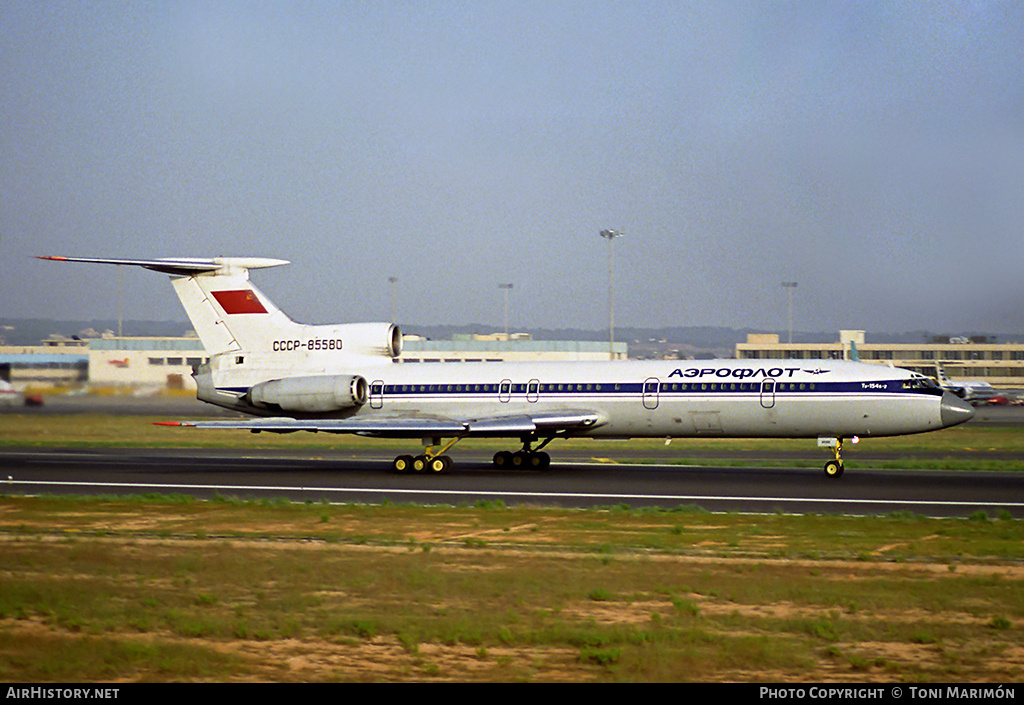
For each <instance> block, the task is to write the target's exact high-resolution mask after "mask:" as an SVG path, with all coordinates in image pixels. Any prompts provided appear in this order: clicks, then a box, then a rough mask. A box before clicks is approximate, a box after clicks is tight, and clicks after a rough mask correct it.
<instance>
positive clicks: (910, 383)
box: [903, 375, 942, 393]
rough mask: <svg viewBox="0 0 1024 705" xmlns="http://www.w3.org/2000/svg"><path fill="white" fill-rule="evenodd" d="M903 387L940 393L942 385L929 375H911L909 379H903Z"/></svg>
mask: <svg viewBox="0 0 1024 705" xmlns="http://www.w3.org/2000/svg"><path fill="white" fill-rule="evenodd" d="M903 388H904V389H909V390H912V391H916V392H932V393H941V392H942V387H940V386H939V385H938V383H937V382H936V381H935V380H934V379H932V378H931V377H925V376H923V375H922V376H920V377H911V378H910V379H905V380H903Z"/></svg>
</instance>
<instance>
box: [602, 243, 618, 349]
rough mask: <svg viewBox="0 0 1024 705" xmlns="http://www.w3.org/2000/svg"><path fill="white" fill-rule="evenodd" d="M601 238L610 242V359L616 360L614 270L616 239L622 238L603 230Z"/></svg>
mask: <svg viewBox="0 0 1024 705" xmlns="http://www.w3.org/2000/svg"><path fill="white" fill-rule="evenodd" d="M599 234H600V235H601V237H603V238H605V239H606V240H607V241H608V359H609V360H614V359H615V288H614V284H613V282H614V269H615V265H614V264H613V262H614V259H615V247H614V242H615V238H617V237H622V233H620V232H619V231H618V230H602V231H601V232H600V233H599Z"/></svg>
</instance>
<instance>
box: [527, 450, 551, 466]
mask: <svg viewBox="0 0 1024 705" xmlns="http://www.w3.org/2000/svg"><path fill="white" fill-rule="evenodd" d="M526 462H527V464H528V465H529V466H530V467H531V468H533V469H534V470H547V469H548V468H549V467H551V456H550V455H548V454H547V453H545V452H544V451H540V452H536V453H530V454H528V455H527V456H526Z"/></svg>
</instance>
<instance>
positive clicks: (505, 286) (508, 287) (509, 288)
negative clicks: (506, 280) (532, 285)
mask: <svg viewBox="0 0 1024 705" xmlns="http://www.w3.org/2000/svg"><path fill="white" fill-rule="evenodd" d="M498 288H499V289H504V290H505V340H506V341H507V340H508V292H510V291H512V288H513V286H512V284H498Z"/></svg>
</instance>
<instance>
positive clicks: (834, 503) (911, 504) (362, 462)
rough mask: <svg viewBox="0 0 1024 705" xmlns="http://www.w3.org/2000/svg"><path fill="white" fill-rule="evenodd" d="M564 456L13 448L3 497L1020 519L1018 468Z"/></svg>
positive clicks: (0, 459)
mask: <svg viewBox="0 0 1024 705" xmlns="http://www.w3.org/2000/svg"><path fill="white" fill-rule="evenodd" d="M568 455H569V458H568V459H567V458H565V457H564V456H559V457H556V459H555V460H554V461H553V463H552V467H551V468H550V469H549V470H547V471H544V472H536V471H522V470H520V471H506V470H501V471H499V470H495V469H493V468H492V466H491V465H490V463H489V459H488V458H485V457H482V456H479V457H474V456H473V455H467V456H460V457H459V458H458V464H457V465H456V468H455V469H454V471H453V472H451V473H449V474H445V475H396V474H393V473H392V472H390V458H386V457H381V456H380V455H379V453H378V454H374V453H372V452H364V453H361V454H358V455H354V454H353V452H352V451H350V450H349V451H316V452H309V451H301V452H298V451H227V450H225V451H218V450H205V449H204V450H153V449H131V448H128V449H102V450H81V449H68V450H59V449H39V450H33V449H16V448H13V449H5V450H3V451H0V485H2V487H3V492H4V493H6V494H79V495H98V494H105V495H142V494H148V493H156V494H167V495H169V494H184V495H189V496H194V497H196V498H202V499H212V498H216V497H234V498H241V499H275V498H285V499H288V500H289V501H293V502H321V501H323V502H356V503H373V504H377V503H383V502H394V503H421V504H451V505H472V504H475V503H477V502H482V501H497V500H500V501H502V502H504V503H505V504H506V505H510V506H511V505H521V504H529V505H538V506H557V507H575V508H591V507H606V506H618V505H628V506H631V507H661V508H664V509H673V508H679V507H699V508H701V509H704V510H707V511H712V512H726V511H729V512H750V513H772V512H780V511H781V512H787V513H817V514H850V515H879V514H890V513H893V512H909V513H913V514H920V515H925V516H960V517H966V516H971V515H974V514H975V513H977V512H985V513H986V514H987V515H989V516H991V517H996V516H1001V515H1005V514H1008V515H1011V516H1013V517H1016V518H1024V477H1022V476H1021V475H1019V474H1016V473H1000V472H940V471H922V470H915V471H899V470H872V469H868V468H863V469H862V468H851V469H848V470H847V472H846V474H845V475H844V476H843V477H842V478H840V479H838V480H833V479H829V478H827V477H825V476H824V473H822V472H821V470H820V469H797V468H766V467H765V468H759V467H745V468H740V467H697V466H685V465H684V466H680V465H665V464H628V463H620V462H617V461H616V459H615V458H614V457H605V458H604V459H603V461H602V462H595V461H593V460H590V459H584V457H583V454H580V455H579V456H578V457H573V456H572V454H568ZM605 455H606V456H607V455H609V454H608V453H605Z"/></svg>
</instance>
